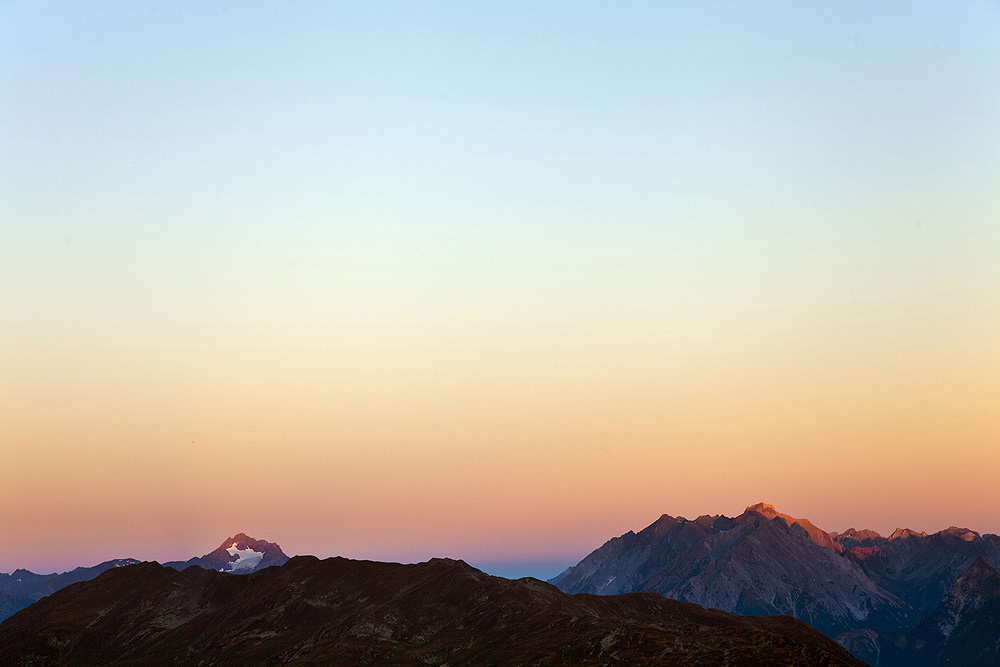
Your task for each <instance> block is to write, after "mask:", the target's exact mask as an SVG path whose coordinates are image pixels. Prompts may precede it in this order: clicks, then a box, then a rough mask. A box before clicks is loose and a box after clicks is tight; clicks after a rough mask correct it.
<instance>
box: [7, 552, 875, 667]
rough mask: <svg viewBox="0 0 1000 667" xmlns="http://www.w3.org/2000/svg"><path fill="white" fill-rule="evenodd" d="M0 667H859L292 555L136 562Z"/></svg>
mask: <svg viewBox="0 0 1000 667" xmlns="http://www.w3.org/2000/svg"><path fill="white" fill-rule="evenodd" d="M0 664H4V665H11V666H12V667H19V666H27V665H35V666H38V667H43V666H46V667H47V666H55V665H96V664H101V665H112V666H116V667H124V666H126V665H128V666H138V665H143V666H151V667H156V666H158V665H196V664H197V665H201V664H205V665H212V664H258V665H259V664H271V665H278V664H297V665H310V664H315V665H325V664H357V665H364V664H369V665H375V664H377V665H414V664H437V665H445V664H452V665H459V664H477V665H478V664H482V665H512V664H520V665H597V664H601V665H631V664H647V665H693V666H697V665H713V666H715V665H722V664H733V665H736V664H738V665H745V666H747V667H751V666H753V665H760V666H762V667H763V666H764V665H774V664H787V665H793V664H794V665H798V666H800V667H811V666H813V665H816V666H819V665H826V666H828V667H836V666H845V667H846V666H849V665H850V666H860V665H862V663H860V662H858V661H857V660H855V659H854V658H852V657H851V656H850V655H849V654H848V653H847V652H846V651H845V650H844V649H843V648H841V647H840V646H839V645H837V644H836V643H835V642H833V641H832V640H830V639H828V638H827V637H824V636H823V635H822V634H820V633H818V632H816V631H815V630H813V629H812V628H809V627H808V626H806V625H805V624H803V623H801V622H799V621H796V620H795V619H792V618H789V617H770V618H746V617H736V616H732V615H730V614H727V613H724V612H721V611H718V610H707V609H703V608H701V607H697V606H695V605H690V604H685V603H682V602H677V601H674V600H668V599H665V598H663V597H660V596H658V595H653V594H630V595H621V596H592V595H575V596H570V595H566V594H564V593H562V592H560V591H559V590H558V589H556V588H555V587H553V586H551V585H549V584H545V583H543V582H540V581H537V580H534V579H521V580H518V581H510V580H507V579H501V578H498V577H491V576H488V575H485V574H483V573H482V572H479V571H478V570H476V569H474V568H472V567H470V566H468V565H466V564H465V563H463V562H461V561H451V560H444V559H435V560H432V561H429V562H427V563H420V564H417V565H399V564H395V563H374V562H367V561H351V560H346V559H343V558H331V559H327V560H324V561H320V560H318V559H316V558H313V557H296V558H293V559H291V560H289V561H288V562H287V563H286V564H285V565H284V566H282V567H274V568H268V569H265V570H262V571H259V572H256V573H253V574H250V575H247V576H245V577H231V576H228V575H225V574H221V573H219V572H215V571H210V570H203V569H199V568H189V569H186V570H184V571H181V572H178V571H176V570H173V569H170V568H164V567H161V566H159V565H156V564H155V563H143V564H140V565H135V566H132V567H128V568H121V569H119V570H114V571H111V572H108V573H106V574H105V575H103V576H101V577H98V578H97V579H95V580H93V581H89V582H84V583H80V584H76V585H74V586H71V587H68V588H65V589H63V590H61V591H59V592H58V593H56V594H54V595H52V596H50V597H48V598H46V599H44V600H42V601H40V602H38V603H37V604H35V605H33V606H32V607H31V608H29V609H27V610H25V611H23V612H21V613H20V614H18V615H17V616H15V617H13V618H10V619H8V620H7V621H6V622H4V623H2V624H0Z"/></svg>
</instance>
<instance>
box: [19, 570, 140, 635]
mask: <svg viewBox="0 0 1000 667" xmlns="http://www.w3.org/2000/svg"><path fill="white" fill-rule="evenodd" d="M138 562H139V561H137V560H135V559H134V558H120V559H116V560H109V561H105V562H103V563H101V564H100V565H95V566H93V567H78V568H76V569H75V570H71V571H69V572H60V573H58V574H35V573H34V572H29V571H28V570H14V571H13V572H12V573H10V574H3V573H0V621H2V620H3V619H5V618H8V617H9V616H11V615H13V614H15V613H17V612H18V611H20V610H21V609H24V608H25V607H27V606H28V605H30V604H32V603H33V602H35V601H36V600H40V599H42V598H43V597H45V596H46V595H50V594H52V593H54V592H56V591H57V590H59V589H60V588H64V587H66V586H69V585H70V584H75V583H77V582H78V581H87V580H88V579H93V578H94V577H96V576H97V575H99V574H101V573H103V572H105V571H107V570H109V569H111V568H115V567H123V566H125V565H135V564H136V563H138Z"/></svg>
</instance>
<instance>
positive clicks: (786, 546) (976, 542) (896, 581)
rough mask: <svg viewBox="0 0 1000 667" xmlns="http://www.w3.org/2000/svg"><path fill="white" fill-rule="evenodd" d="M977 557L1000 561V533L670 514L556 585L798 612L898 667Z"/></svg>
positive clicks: (858, 650) (867, 655) (767, 510)
mask: <svg viewBox="0 0 1000 667" xmlns="http://www.w3.org/2000/svg"><path fill="white" fill-rule="evenodd" d="M977 556H981V557H983V558H984V559H985V560H984V563H987V562H988V563H993V564H994V565H996V564H1000V537H997V536H996V535H985V536H983V535H980V534H979V533H976V532H975V531H971V530H968V529H965V528H954V527H953V528H949V529H947V530H944V531H941V532H939V533H934V534H933V535H927V534H926V533H917V532H915V531H912V530H907V529H897V530H896V531H895V532H894V533H893V534H892V535H891V536H890V537H888V538H886V537H883V536H881V535H879V534H878V533H876V532H874V531H867V530H862V531H858V530H854V529H850V530H848V531H845V532H844V533H843V534H836V533H827V532H825V531H823V530H821V529H819V528H818V527H816V526H815V525H813V524H812V523H811V522H810V521H808V520H806V519H797V518H795V517H791V516H789V515H787V514H783V513H781V512H779V511H777V510H776V509H775V508H774V507H773V506H771V505H768V504H766V503H757V504H756V505H752V506H750V507H747V509H746V510H745V511H744V512H743V514H741V515H740V516H738V517H735V518H729V517H726V516H707V515H706V516H701V517H698V518H697V519H695V520H693V521H689V520H687V519H685V518H683V517H671V516H669V515H666V514H665V515H663V516H661V517H660V518H659V519H658V520H657V521H655V522H654V523H652V524H651V525H650V526H648V527H647V528H645V529H643V530H642V531H640V532H639V533H633V532H631V531H629V532H628V533H625V534H624V535H621V536H620V537H616V538H613V539H611V540H609V541H608V542H607V543H605V544H604V545H603V546H602V547H600V548H599V549H597V550H595V551H594V552H592V553H591V554H589V555H588V556H587V557H586V558H584V559H583V560H582V561H580V563H578V564H577V565H575V566H573V567H572V568H570V569H568V570H567V571H566V572H564V573H562V574H561V575H559V577H558V578H556V579H553V580H552V583H553V584H555V585H556V586H558V587H559V588H560V589H561V590H563V591H566V592H569V593H596V594H605V595H607V594H620V593H626V592H638V591H649V592H655V593H661V594H662V595H665V596H667V597H670V598H674V599H678V600H684V601H687V602H694V603H696V604H700V605H703V606H706V607H714V608H718V609H722V610H725V611H729V612H733V613H738V614H789V615H792V616H795V617H796V618H798V619H800V620H802V621H805V622H807V623H809V624H810V625H812V626H814V627H816V628H817V629H819V630H821V631H823V632H824V633H826V634H827V635H829V636H831V637H836V638H837V639H838V641H840V642H841V643H842V644H843V645H844V646H847V647H848V648H849V649H850V650H851V651H852V652H853V653H854V655H855V656H857V657H860V658H862V659H864V660H867V661H870V662H872V663H873V664H875V663H878V664H879V665H882V666H884V665H892V666H893V667H895V666H896V665H899V666H902V665H908V664H911V663H909V662H907V660H909V659H910V657H909V654H905V655H904V654H902V653H899V652H898V651H896V650H895V648H893V647H897V648H898V646H905V645H907V639H906V637H907V636H908V633H909V632H910V631H911V630H913V628H914V627H915V626H916V625H917V623H918V622H919V621H920V619H921V618H923V617H924V616H925V615H926V614H927V613H928V612H930V611H931V610H932V609H934V608H935V607H936V606H937V605H938V604H939V603H941V602H942V596H944V595H945V592H946V591H948V590H949V587H950V586H951V585H952V584H953V583H954V582H955V581H956V580H957V579H958V578H959V575H961V574H962V572H963V571H965V569H966V568H968V567H969V566H970V565H971V564H972V562H973V561H974V560H975V559H976V557H977ZM883 649H884V650H883ZM892 660H896V661H897V662H891V661H892ZM887 661H889V662H887ZM942 664H944V663H942Z"/></svg>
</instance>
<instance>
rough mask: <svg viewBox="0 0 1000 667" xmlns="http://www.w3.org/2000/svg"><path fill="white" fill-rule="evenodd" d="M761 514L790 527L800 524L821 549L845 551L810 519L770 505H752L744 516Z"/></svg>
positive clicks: (745, 511)
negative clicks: (781, 510)
mask: <svg viewBox="0 0 1000 667" xmlns="http://www.w3.org/2000/svg"><path fill="white" fill-rule="evenodd" d="M748 513H751V514H759V515H761V516H763V517H764V518H765V519H771V520H773V519H778V518H780V519H783V520H784V521H785V523H787V524H788V525H789V526H792V525H794V524H798V525H799V526H800V527H801V528H804V529H805V531H806V532H807V533H809V538H810V539H811V540H812V541H813V542H815V543H816V544H818V545H819V546H821V547H826V548H827V549H832V550H833V551H836V552H838V553H840V552H842V551H843V550H844V547H843V546H841V545H840V544H839V543H837V542H835V541H834V539H833V538H832V537H831V536H830V533H828V532H826V531H825V530H823V529H821V528H819V527H818V526H816V525H815V524H814V523H813V522H812V521H810V520H809V519H799V518H796V517H794V516H791V515H789V514H785V513H784V512H779V511H778V510H777V509H775V507H774V505H771V504H769V503H763V502H761V503H757V504H756V505H750V506H749V507H747V508H746V509H745V510H743V514H744V515H745V514H748Z"/></svg>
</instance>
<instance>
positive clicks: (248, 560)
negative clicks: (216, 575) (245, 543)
mask: <svg viewBox="0 0 1000 667" xmlns="http://www.w3.org/2000/svg"><path fill="white" fill-rule="evenodd" d="M226 551H227V552H228V553H229V555H230V556H236V557H237V558H236V560H235V561H233V563H232V564H231V565H230V566H229V569H230V571H236V570H252V569H254V568H255V567H257V566H258V565H260V561H261V560H262V559H263V558H264V554H263V552H261V551H254V550H253V549H239V548H237V543H236V542H233V545H232V546H231V547H227V548H226Z"/></svg>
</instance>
